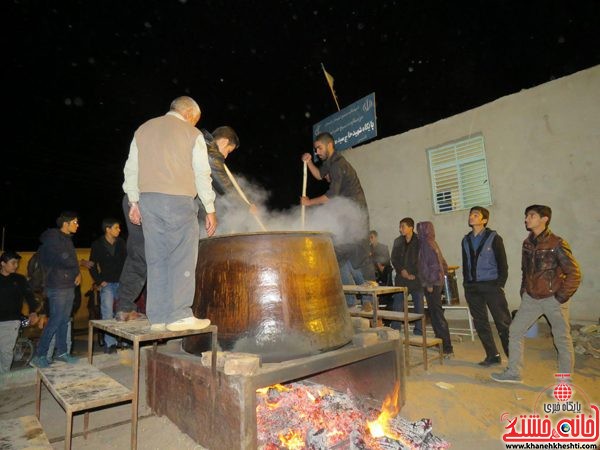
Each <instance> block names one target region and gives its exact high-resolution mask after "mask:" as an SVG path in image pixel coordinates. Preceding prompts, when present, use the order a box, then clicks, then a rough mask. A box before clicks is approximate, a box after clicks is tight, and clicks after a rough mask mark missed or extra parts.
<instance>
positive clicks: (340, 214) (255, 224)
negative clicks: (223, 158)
mask: <svg viewBox="0 0 600 450" xmlns="http://www.w3.org/2000/svg"><path fill="white" fill-rule="evenodd" d="M236 180H237V181H238V184H239V185H240V188H241V189H242V191H243V192H244V194H245V195H246V197H247V198H248V200H249V201H250V202H252V203H253V204H254V205H255V206H256V207H257V209H258V212H259V213H258V219H259V220H256V218H255V217H254V216H253V215H252V214H250V212H249V208H250V207H249V206H248V204H247V203H245V202H244V201H243V200H242V199H241V197H240V196H239V194H238V193H237V192H233V193H230V194H228V195H225V196H217V201H216V203H215V207H216V210H217V219H218V228H217V232H216V234H217V235H226V234H234V233H251V232H257V231H265V230H263V228H262V226H261V224H262V225H264V227H265V228H266V230H267V231H271V232H277V231H320V232H323V231H325V232H330V233H332V234H333V242H334V244H335V245H336V246H337V245H343V244H351V243H356V242H359V241H362V240H364V239H366V238H368V230H369V228H368V227H369V225H368V214H367V212H366V211H364V209H362V208H361V207H360V206H359V205H358V204H356V203H355V202H353V201H352V200H350V199H347V198H344V197H335V198H332V199H330V200H329V202H327V203H326V204H325V205H320V206H307V207H306V209H305V225H304V227H302V220H301V215H302V213H301V206H300V205H298V206H294V207H292V208H290V209H287V210H285V211H269V210H268V209H267V207H266V206H265V204H266V201H267V199H268V197H269V195H268V192H266V191H265V190H264V189H262V188H261V187H259V186H256V185H254V184H252V183H250V182H249V181H248V180H246V179H245V178H243V177H241V176H236ZM299 201H300V199H298V202H299ZM259 221H260V223H259Z"/></svg>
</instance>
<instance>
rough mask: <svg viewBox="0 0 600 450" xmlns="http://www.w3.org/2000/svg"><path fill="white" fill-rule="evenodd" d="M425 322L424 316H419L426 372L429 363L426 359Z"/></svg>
mask: <svg viewBox="0 0 600 450" xmlns="http://www.w3.org/2000/svg"><path fill="white" fill-rule="evenodd" d="M426 326H427V325H426V324H425V316H423V317H422V318H421V329H422V330H423V366H425V372H427V370H428V367H429V364H428V361H427V328H426Z"/></svg>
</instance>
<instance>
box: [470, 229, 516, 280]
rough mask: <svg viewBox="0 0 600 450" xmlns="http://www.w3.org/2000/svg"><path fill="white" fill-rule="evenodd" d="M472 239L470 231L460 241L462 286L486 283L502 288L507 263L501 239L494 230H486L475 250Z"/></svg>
mask: <svg viewBox="0 0 600 450" xmlns="http://www.w3.org/2000/svg"><path fill="white" fill-rule="evenodd" d="M472 237H473V232H472V231H471V232H470V233H468V234H467V235H465V237H464V238H463V240H462V246H461V247H462V266H463V281H464V285H469V284H472V283H488V284H495V285H498V286H500V287H504V285H505V284H506V279H507V278H508V263H507V262H506V251H505V250H504V242H503V241H502V238H501V237H500V236H499V235H498V233H496V232H495V231H494V230H490V229H489V228H486V229H485V230H483V231H482V236H481V243H480V245H479V246H478V248H475V247H474V245H473V243H472V241H471V239H472ZM469 244H470V245H469Z"/></svg>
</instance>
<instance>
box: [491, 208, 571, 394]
mask: <svg viewBox="0 0 600 450" xmlns="http://www.w3.org/2000/svg"><path fill="white" fill-rule="evenodd" d="M551 218H552V210H551V209H550V207H549V206H544V205H531V206H528V207H527V209H525V227H526V228H527V231H529V236H527V238H526V239H525V241H523V251H522V258H521V271H522V279H521V306H520V307H519V311H518V312H517V314H516V316H515V318H514V319H513V322H512V324H511V326H510V336H509V344H508V345H509V350H510V354H509V359H508V367H507V368H506V370H505V371H504V372H500V373H493V374H492V379H493V380H495V381H498V382H500V383H521V382H522V379H521V370H522V367H523V338H524V336H525V334H526V333H527V330H528V329H529V327H531V326H532V325H533V324H534V323H535V322H536V321H537V320H538V319H539V318H540V316H541V315H542V314H543V315H545V316H546V318H547V319H548V322H549V323H550V326H551V327H552V336H553V338H554V346H555V347H556V350H557V352H558V372H559V373H565V374H571V373H573V364H574V362H575V357H574V352H573V341H572V339H571V327H570V324H569V304H568V301H569V299H570V298H571V297H572V296H573V294H574V293H575V291H577V288H578V287H579V283H580V282H581V272H580V271H579V264H577V261H576V260H575V258H574V257H573V253H572V252H571V248H570V247H569V244H567V242H566V241H565V240H563V239H562V238H560V237H558V236H556V235H555V234H554V233H552V231H550V229H549V228H548V225H550V219H551ZM554 372H555V370H551V371H550V373H551V374H554Z"/></svg>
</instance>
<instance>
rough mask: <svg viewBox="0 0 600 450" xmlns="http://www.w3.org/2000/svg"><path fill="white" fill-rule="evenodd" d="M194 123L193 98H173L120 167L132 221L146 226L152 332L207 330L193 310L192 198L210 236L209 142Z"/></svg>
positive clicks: (213, 222) (195, 231)
mask: <svg viewBox="0 0 600 450" xmlns="http://www.w3.org/2000/svg"><path fill="white" fill-rule="evenodd" d="M199 119H200V107H199V106H198V104H197V103H196V102H195V101H194V100H193V99H192V98H190V97H178V98H176V99H175V100H173V102H172V103H171V108H170V111H169V112H168V113H167V114H165V115H164V116H161V117H157V118H154V119H151V120H149V121H147V122H146V123H144V124H143V125H142V126H140V127H139V128H138V129H137V130H136V132H135V134H134V138H133V141H132V142H131V147H130V149H129V157H128V159H127V162H126V163H125V168H124V175H125V182H124V183H123V190H124V191H125V193H126V194H127V196H128V197H129V219H130V220H131V222H132V223H134V224H136V225H141V223H142V219H143V222H144V229H143V230H144V239H145V252H146V263H147V266H148V296H147V299H146V314H147V316H148V319H149V320H150V323H151V324H152V326H151V328H152V329H153V330H157V331H159V330H164V329H168V330H169V331H183V330H200V329H203V328H205V327H207V326H209V325H210V320H208V319H198V318H196V317H194V315H193V313H192V309H191V306H192V303H193V300H194V291H195V287H196V282H195V281H196V259H197V256H198V239H199V236H200V227H199V225H198V219H197V215H198V204H197V202H196V201H194V199H195V197H196V195H198V196H199V197H200V200H201V201H202V204H203V205H204V209H205V210H206V212H207V215H206V220H205V222H206V232H207V234H208V236H212V235H213V234H214V232H215V230H216V228H217V218H216V215H215V207H214V200H215V193H214V191H213V189H212V186H211V183H212V179H211V176H210V166H209V164H208V156H207V149H206V143H205V141H204V138H203V136H202V133H200V130H198V129H197V128H196V127H195V125H196V123H198V120H199Z"/></svg>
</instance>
